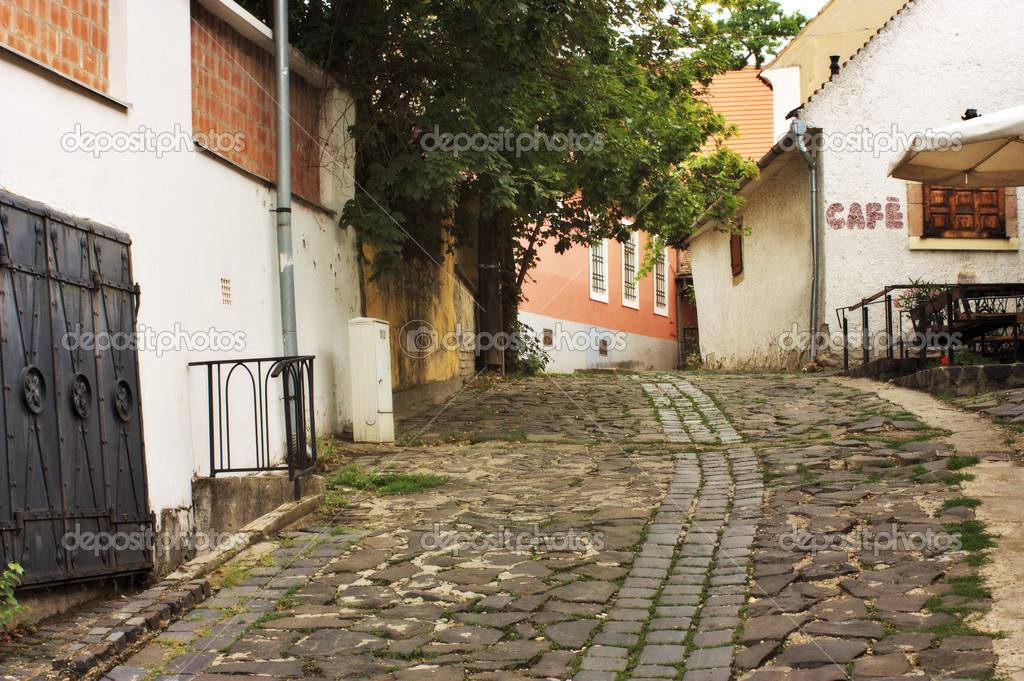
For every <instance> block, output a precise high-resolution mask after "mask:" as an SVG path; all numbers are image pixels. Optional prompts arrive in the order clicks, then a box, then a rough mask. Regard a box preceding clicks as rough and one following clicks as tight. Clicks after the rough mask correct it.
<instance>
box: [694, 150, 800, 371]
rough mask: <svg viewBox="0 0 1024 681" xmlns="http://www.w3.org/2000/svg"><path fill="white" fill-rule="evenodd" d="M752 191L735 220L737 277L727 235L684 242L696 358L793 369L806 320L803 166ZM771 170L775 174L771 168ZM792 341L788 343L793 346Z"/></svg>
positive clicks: (792, 160)
mask: <svg viewBox="0 0 1024 681" xmlns="http://www.w3.org/2000/svg"><path fill="white" fill-rule="evenodd" d="M775 163H777V164H783V165H782V166H781V167H780V168H778V169H777V171H774V174H773V175H772V176H771V177H766V178H765V179H764V180H763V183H762V184H760V185H759V186H758V187H757V188H756V189H755V190H753V191H752V193H751V195H750V197H748V199H747V202H746V204H745V205H744V207H743V209H742V214H741V218H742V221H743V226H744V228H745V229H747V230H749V233H748V234H746V235H745V236H744V237H743V272H742V273H740V274H739V275H737V276H735V277H734V276H733V274H732V266H731V260H730V255H729V234H728V233H725V232H719V231H715V230H709V231H707V232H705V233H703V234H701V235H699V236H697V237H695V238H694V239H693V240H692V241H691V243H690V252H691V254H692V262H693V279H694V282H695V286H694V290H695V293H696V295H697V319H698V327H699V328H700V347H701V355H702V360H703V361H704V363H705V365H706V366H708V367H710V368H723V369H747V368H773V369H786V368H788V369H792V368H795V367H796V366H798V365H799V364H800V361H801V359H802V358H803V356H804V355H803V346H800V345H799V343H800V337H799V334H800V333H801V332H804V333H806V332H807V330H808V324H809V321H810V280H811V266H810V263H811V246H810V244H811V236H810V235H811V232H810V203H809V195H808V188H809V184H808V179H807V176H808V172H807V165H806V164H805V163H804V161H803V159H802V158H800V156H799V155H798V154H796V153H792V154H790V155H789V156H788V157H782V158H779V159H777V160H776V161H775ZM773 170H774V169H773ZM791 338H792V340H791Z"/></svg>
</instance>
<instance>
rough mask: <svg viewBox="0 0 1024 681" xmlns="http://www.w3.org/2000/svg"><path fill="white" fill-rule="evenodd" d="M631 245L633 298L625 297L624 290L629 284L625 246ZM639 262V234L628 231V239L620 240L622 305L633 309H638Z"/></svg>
mask: <svg viewBox="0 0 1024 681" xmlns="http://www.w3.org/2000/svg"><path fill="white" fill-rule="evenodd" d="M627 246H632V247H633V282H632V287H633V299H632V300H630V299H629V298H627V297H626V291H627V289H628V288H629V286H630V281H629V279H628V276H629V274H628V271H627V270H626V247H627ZM639 263H640V235H639V234H638V233H637V232H630V233H629V240H628V241H624V242H622V306H623V307H629V308H632V309H634V310H639V309H640V281H639V280H638V279H637V278H636V273H637V270H638V269H639Z"/></svg>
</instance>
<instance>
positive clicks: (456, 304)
mask: <svg viewBox="0 0 1024 681" xmlns="http://www.w3.org/2000/svg"><path fill="white" fill-rule="evenodd" d="M363 252H364V254H365V255H366V256H367V258H372V255H373V251H372V249H371V248H370V247H369V246H365V245H364V246H363ZM435 257H436V258H437V260H438V263H440V264H441V265H442V267H438V266H437V265H435V264H434V263H432V262H430V260H428V259H426V258H424V259H423V262H421V263H416V264H410V265H409V266H408V267H403V268H402V269H401V270H399V271H396V272H394V273H390V274H387V275H384V276H382V277H381V278H379V279H377V280H376V281H370V272H371V268H370V267H369V266H365V267H364V268H363V269H364V272H363V291H364V296H365V299H364V303H365V307H364V314H365V315H366V316H367V317H374V318H376V319H383V320H386V321H387V322H388V323H389V324H390V326H391V385H392V388H393V389H394V390H395V391H396V392H399V391H402V390H407V389H409V388H415V387H419V386H424V385H428V384H431V383H437V382H440V381H450V380H452V379H457V378H466V377H467V376H471V375H472V373H473V349H472V348H473V346H472V339H473V338H474V337H475V334H476V323H475V316H474V308H475V302H474V297H473V294H472V293H471V291H470V290H469V288H468V287H467V286H466V284H465V283H464V282H463V281H462V279H461V278H460V276H459V274H457V273H456V270H455V264H456V259H457V257H458V256H457V254H452V253H445V254H444V255H443V256H442V255H438V256H435ZM420 329H424V330H427V332H428V333H429V332H430V331H431V330H432V332H433V334H434V338H436V339H437V343H436V344H435V349H434V350H433V351H431V352H414V353H413V355H414V356H411V355H410V353H409V352H407V351H406V349H409V348H412V347H413V345H412V343H411V342H410V340H411V338H410V336H411V335H416V334H417V333H419V330H420ZM457 334H458V335H463V336H465V338H466V339H467V341H469V344H468V346H467V347H464V348H462V349H459V348H458V347H450V346H451V345H452V344H451V343H446V342H445V340H446V337H447V339H449V340H450V339H453V338H455V337H456V335H457Z"/></svg>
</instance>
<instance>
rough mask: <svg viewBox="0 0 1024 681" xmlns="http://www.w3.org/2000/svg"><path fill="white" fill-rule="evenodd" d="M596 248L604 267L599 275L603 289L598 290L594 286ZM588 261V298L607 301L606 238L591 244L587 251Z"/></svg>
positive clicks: (601, 301) (602, 301)
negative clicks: (598, 242) (601, 278)
mask: <svg viewBox="0 0 1024 681" xmlns="http://www.w3.org/2000/svg"><path fill="white" fill-rule="evenodd" d="M595 250H597V251H599V252H600V254H601V261H602V265H603V267H604V271H603V272H602V273H601V276H602V277H603V278H604V291H599V290H596V289H595V288H594V251H595ZM587 258H588V262H589V263H590V278H589V279H588V280H587V285H588V287H589V288H590V299H591V300H596V301H597V302H599V303H607V302H608V283H609V282H608V240H607V239H601V243H600V244H598V245H596V246H595V245H591V246H590V251H589V252H588V253H587Z"/></svg>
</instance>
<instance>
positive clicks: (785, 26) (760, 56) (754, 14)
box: [705, 0, 807, 68]
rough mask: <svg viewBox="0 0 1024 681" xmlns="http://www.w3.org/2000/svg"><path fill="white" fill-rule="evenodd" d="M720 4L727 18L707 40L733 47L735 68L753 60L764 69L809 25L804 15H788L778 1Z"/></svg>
mask: <svg viewBox="0 0 1024 681" xmlns="http://www.w3.org/2000/svg"><path fill="white" fill-rule="evenodd" d="M721 5H722V6H723V8H724V9H725V10H726V11H727V16H726V17H725V18H724V19H719V20H718V21H716V22H715V25H714V31H713V32H712V33H709V34H707V35H706V36H705V39H706V40H718V41H720V42H721V43H722V44H730V45H732V50H733V54H734V62H733V65H732V66H733V68H742V67H743V66H745V65H746V64H749V63H751V61H753V64H754V65H755V66H756V67H757V68H761V67H762V66H763V65H764V61H765V59H766V58H767V57H768V56H769V55H775V54H777V53H778V52H777V50H778V48H779V46H781V45H782V44H783V43H785V42H786V41H787V40H788V39H789V38H791V37H792V36H794V35H796V34H797V33H799V32H800V29H801V28H803V26H804V24H806V23H807V17H805V16H804V15H803V14H801V13H800V12H793V13H792V14H787V13H786V12H785V11H783V9H782V5H781V4H779V3H778V2H776V1H775V0H722V2H721Z"/></svg>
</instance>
